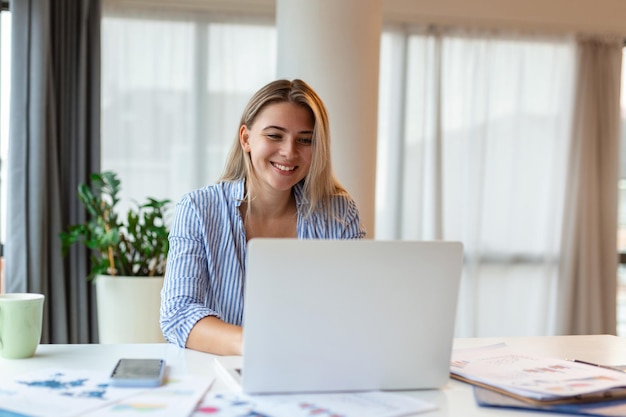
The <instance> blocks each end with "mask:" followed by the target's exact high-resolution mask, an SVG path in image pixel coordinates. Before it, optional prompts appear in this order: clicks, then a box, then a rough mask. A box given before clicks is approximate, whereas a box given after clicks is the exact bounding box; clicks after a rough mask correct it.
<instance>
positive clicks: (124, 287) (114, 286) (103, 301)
mask: <svg viewBox="0 0 626 417" xmlns="http://www.w3.org/2000/svg"><path fill="white" fill-rule="evenodd" d="M95 280H96V303H97V312H98V337H99V341H100V343H163V342H165V339H164V338H163V333H162V332H161V329H160V326H159V309H160V307H161V288H162V287H163V277H125V276H110V275H98V276H96V277H95Z"/></svg>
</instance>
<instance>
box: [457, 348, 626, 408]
mask: <svg viewBox="0 0 626 417" xmlns="http://www.w3.org/2000/svg"><path fill="white" fill-rule="evenodd" d="M450 373H451V376H452V378H455V379H458V380H461V381H464V382H467V383H470V384H473V385H476V386H479V387H482V388H486V389H489V390H492V391H496V392H499V393H500V394H503V395H508V396H510V397H513V398H516V399H518V400H521V401H526V402H530V403H543V404H559V403H562V404H565V403H576V402H592V401H607V400H615V399H617V398H626V372H623V371H620V370H618V369H617V368H609V367H604V366H594V365H591V364H588V363H581V362H579V361H575V360H568V359H566V358H550V357H540V356H533V355H530V354H526V353H525V352H521V351H518V350H514V349H512V348H510V347H509V346H508V345H506V344H497V345H489V346H484V347H480V348H470V349H455V350H454V351H453V352H452V359H451V363H450Z"/></svg>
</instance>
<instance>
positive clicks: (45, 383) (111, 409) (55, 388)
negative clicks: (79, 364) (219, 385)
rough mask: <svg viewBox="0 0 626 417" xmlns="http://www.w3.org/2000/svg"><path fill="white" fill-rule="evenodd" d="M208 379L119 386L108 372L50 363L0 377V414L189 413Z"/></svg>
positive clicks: (163, 416) (102, 415)
mask: <svg viewBox="0 0 626 417" xmlns="http://www.w3.org/2000/svg"><path fill="white" fill-rule="evenodd" d="M212 383H213V379H212V378H210V377H193V376H186V377H183V378H178V379H176V378H169V379H167V380H166V382H165V383H164V385H162V386H160V387H157V388H126V387H124V388H118V387H112V386H110V385H109V374H108V373H107V372H97V371H78V370H61V369H48V370H42V371H37V372H32V373H28V374H24V375H20V376H18V377H15V378H14V379H13V380H11V381H2V382H1V383H0V416H3V415H11V414H10V413H18V414H21V415H25V416H29V417H49V416H55V417H75V416H87V417H108V416H113V415H115V416H120V415H123V416H130V417H132V416H139V415H141V416H154V417H166V416H168V417H169V416H172V415H176V416H188V415H190V414H192V413H193V412H194V410H195V409H196V407H197V406H198V404H199V403H200V401H201V400H202V398H203V396H204V395H205V393H206V392H207V391H208V389H209V388H210V386H211V384H212ZM3 413H4V414H3Z"/></svg>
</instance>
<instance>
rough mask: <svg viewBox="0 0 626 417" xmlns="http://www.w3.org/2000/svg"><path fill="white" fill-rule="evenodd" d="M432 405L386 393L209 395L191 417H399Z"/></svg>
mask: <svg viewBox="0 0 626 417" xmlns="http://www.w3.org/2000/svg"><path fill="white" fill-rule="evenodd" d="M435 408H436V407H435V405H434V404H431V403H428V402H425V401H422V400H419V399H417V398H413V397H410V396H407V395H402V394H395V393H387V392H379V391H375V392H361V393H330V394H292V395H254V396H252V395H245V394H241V393H226V392H223V393H209V394H207V396H206V397H205V398H204V400H203V401H202V403H201V404H200V406H199V407H198V408H197V409H196V412H195V413H194V414H193V415H192V416H193V417H244V416H247V417H310V416H316V417H401V416H406V415H410V414H415V413H421V412H426V411H431V410H434V409H435Z"/></svg>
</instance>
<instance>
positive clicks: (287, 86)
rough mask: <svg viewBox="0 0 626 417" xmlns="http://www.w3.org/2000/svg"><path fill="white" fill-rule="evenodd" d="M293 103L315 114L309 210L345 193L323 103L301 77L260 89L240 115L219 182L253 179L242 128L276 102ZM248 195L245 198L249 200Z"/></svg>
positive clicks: (306, 181)
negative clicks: (335, 168)
mask: <svg viewBox="0 0 626 417" xmlns="http://www.w3.org/2000/svg"><path fill="white" fill-rule="evenodd" d="M283 102H288V103H294V104H298V105H300V106H303V107H304V108H306V109H308V110H309V111H310V112H311V114H312V116H313V122H314V126H313V141H312V150H313V155H312V157H311V166H310V168H309V172H308V174H307V175H306V177H305V178H304V180H303V181H304V184H303V193H304V196H305V197H306V200H307V203H308V205H309V207H308V211H307V212H308V213H311V212H312V211H313V210H315V209H316V208H318V207H320V206H321V205H323V204H324V203H325V202H327V201H328V200H329V199H330V197H332V196H333V195H337V194H344V193H346V190H345V189H344V188H343V186H342V185H341V184H340V183H339V182H338V181H337V179H336V178H335V176H334V174H333V170H332V166H331V159H330V129H329V124H328V115H327V113H326V107H325V106H324V103H323V102H322V100H321V99H320V97H319V96H318V95H317V93H316V92H315V91H314V90H313V89H312V88H311V87H310V86H309V85H308V84H306V83H305V82H304V81H302V80H299V79H294V80H293V81H289V80H277V81H273V82H271V83H269V84H267V85H265V86H264V87H262V88H261V89H260V90H259V91H257V92H256V93H255V94H254V95H253V96H252V98H251V99H250V101H249V102H248V105H247V106H246V108H245V109H244V111H243V114H242V115H241V121H240V123H239V126H238V129H237V136H236V138H235V141H234V143H233V146H232V148H231V150H230V153H229V155H228V158H227V159H226V166H225V168H224V172H223V173H222V176H221V178H220V179H219V181H238V180H241V179H246V180H247V179H250V180H254V178H255V173H254V170H253V167H252V163H251V160H250V154H249V153H247V152H244V151H243V149H242V147H241V143H240V142H239V128H241V126H244V125H245V126H246V127H248V128H251V126H252V125H253V124H254V122H255V120H256V118H257V116H258V115H259V114H260V113H261V111H262V110H263V109H264V108H265V107H267V106H269V105H271V104H276V103H283ZM249 198H250V197H249V195H246V196H245V197H244V199H245V200H247V201H249Z"/></svg>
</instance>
